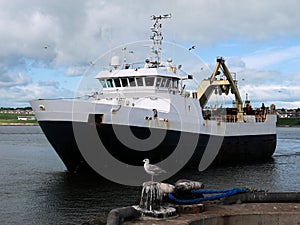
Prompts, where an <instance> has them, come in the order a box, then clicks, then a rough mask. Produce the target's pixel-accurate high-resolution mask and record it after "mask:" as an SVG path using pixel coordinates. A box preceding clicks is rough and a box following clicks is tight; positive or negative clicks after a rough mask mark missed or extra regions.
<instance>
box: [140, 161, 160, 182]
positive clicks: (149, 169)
mask: <svg viewBox="0 0 300 225" xmlns="http://www.w3.org/2000/svg"><path fill="white" fill-rule="evenodd" d="M143 162H144V168H145V171H146V173H148V174H150V175H151V181H153V177H154V176H156V175H160V174H162V173H166V171H165V170H163V169H161V168H160V167H158V166H155V165H151V164H149V159H144V160H143Z"/></svg>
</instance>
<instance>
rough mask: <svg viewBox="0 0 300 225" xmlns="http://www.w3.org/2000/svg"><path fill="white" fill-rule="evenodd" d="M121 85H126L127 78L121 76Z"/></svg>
mask: <svg viewBox="0 0 300 225" xmlns="http://www.w3.org/2000/svg"><path fill="white" fill-rule="evenodd" d="M121 83H122V87H128V81H127V78H121Z"/></svg>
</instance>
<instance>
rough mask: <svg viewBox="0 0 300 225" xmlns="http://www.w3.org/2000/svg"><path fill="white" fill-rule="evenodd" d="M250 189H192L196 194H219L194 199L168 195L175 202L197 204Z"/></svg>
mask: <svg viewBox="0 0 300 225" xmlns="http://www.w3.org/2000/svg"><path fill="white" fill-rule="evenodd" d="M250 191H251V189H249V188H232V189H228V190H191V191H190V192H191V193H195V194H217V195H212V196H208V197H203V198H194V199H178V198H176V197H175V196H174V195H173V194H171V193H169V194H168V197H169V199H171V200H172V201H174V202H178V203H187V204H196V203H199V202H203V201H211V200H216V199H220V198H224V197H227V196H230V195H235V194H237V193H246V192H250ZM218 193H219V194H218Z"/></svg>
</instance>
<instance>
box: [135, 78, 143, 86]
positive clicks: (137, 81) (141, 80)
mask: <svg viewBox="0 0 300 225" xmlns="http://www.w3.org/2000/svg"><path fill="white" fill-rule="evenodd" d="M136 83H137V85H138V86H144V81H143V77H137V78H136Z"/></svg>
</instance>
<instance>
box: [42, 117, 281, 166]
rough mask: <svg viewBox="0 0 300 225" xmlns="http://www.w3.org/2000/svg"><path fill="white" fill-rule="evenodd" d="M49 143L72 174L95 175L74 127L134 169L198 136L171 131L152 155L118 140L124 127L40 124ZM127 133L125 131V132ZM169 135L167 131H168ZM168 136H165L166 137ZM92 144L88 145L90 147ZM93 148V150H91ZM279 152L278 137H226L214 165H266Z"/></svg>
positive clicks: (143, 131) (142, 134)
mask: <svg viewBox="0 0 300 225" xmlns="http://www.w3.org/2000/svg"><path fill="white" fill-rule="evenodd" d="M39 124H40V126H41V128H42V130H43V132H44V133H45V135H46V137H47V139H48V140H49V142H50V143H51V145H52V146H53V148H54V149H55V151H56V152H57V154H58V155H59V157H60V158H61V159H62V161H63V162H64V164H65V166H66V167H67V169H68V171H70V172H84V171H88V172H91V171H92V169H91V168H90V166H89V165H88V164H87V163H86V161H85V160H84V158H83V157H82V155H81V153H80V151H79V148H78V146H77V142H76V138H75V137H74V130H73V126H76V129H83V130H84V131H85V134H86V135H88V133H89V130H90V131H91V132H95V130H96V132H97V134H98V136H99V138H100V139H101V142H102V143H103V144H104V146H105V148H106V149H107V151H109V153H110V154H111V155H112V156H114V157H115V158H116V159H118V160H119V161H121V162H124V163H127V164H130V165H140V166H142V160H143V159H145V158H149V159H150V162H152V163H157V162H160V161H161V160H163V159H165V158H167V157H168V156H169V155H170V154H171V153H172V152H173V151H174V149H175V148H176V146H177V144H178V141H179V137H180V136H181V135H186V136H191V135H195V134H191V133H182V132H179V131H171V130H168V131H167V133H166V135H165V138H164V139H163V140H162V142H161V143H160V144H159V145H158V146H157V147H156V148H155V149H152V150H149V151H137V150H132V149H129V148H127V147H126V146H124V145H123V144H122V143H121V142H120V141H118V138H116V136H115V133H114V129H119V130H122V129H123V127H122V126H116V125H114V128H112V126H111V125H107V124H100V125H95V124H91V123H79V122H77V123H75V122H73V123H72V122H65V121H40V122H39ZM130 129H131V131H132V132H133V133H134V134H135V136H137V137H138V138H140V139H145V138H147V137H148V136H149V135H150V132H158V133H159V132H162V131H159V130H157V129H153V130H152V129H151V130H150V129H149V128H141V127H130ZM124 132H125V131H124ZM164 132H165V131H164ZM164 134H165V133H164ZM209 138H210V136H209V135H203V134H201V135H199V138H198V142H197V144H196V148H195V151H194V154H193V155H192V157H191V159H190V160H189V161H188V163H187V164H186V167H189V168H198V165H199V162H200V160H201V158H202V155H203V152H204V150H205V148H206V145H207V143H208V141H209ZM88 144H89V143H87V145H88ZM89 147H91V148H93V146H89ZM275 148H276V134H271V135H270V134H268V135H249V136H238V137H224V139H223V142H222V144H221V147H220V150H219V153H218V155H217V157H216V158H215V160H214V163H213V164H217V165H224V164H227V165H228V164H231V165H232V164H240V163H248V162H251V161H262V160H265V159H268V158H270V157H271V156H272V155H273V153H274V151H275Z"/></svg>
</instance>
